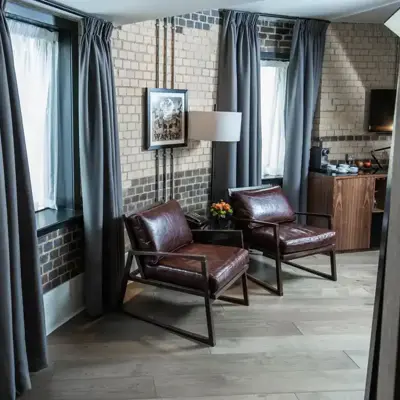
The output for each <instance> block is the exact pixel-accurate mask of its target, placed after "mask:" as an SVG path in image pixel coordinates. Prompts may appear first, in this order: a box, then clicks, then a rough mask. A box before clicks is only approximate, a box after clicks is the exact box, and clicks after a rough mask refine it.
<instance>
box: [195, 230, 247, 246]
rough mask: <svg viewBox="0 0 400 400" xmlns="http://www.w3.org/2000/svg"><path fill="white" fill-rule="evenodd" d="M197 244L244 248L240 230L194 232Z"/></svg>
mask: <svg viewBox="0 0 400 400" xmlns="http://www.w3.org/2000/svg"><path fill="white" fill-rule="evenodd" d="M192 234H193V240H194V242H195V243H203V244H215V245H219V246H230V247H240V248H244V243H243V233H242V231H239V230H200V229H194V230H192Z"/></svg>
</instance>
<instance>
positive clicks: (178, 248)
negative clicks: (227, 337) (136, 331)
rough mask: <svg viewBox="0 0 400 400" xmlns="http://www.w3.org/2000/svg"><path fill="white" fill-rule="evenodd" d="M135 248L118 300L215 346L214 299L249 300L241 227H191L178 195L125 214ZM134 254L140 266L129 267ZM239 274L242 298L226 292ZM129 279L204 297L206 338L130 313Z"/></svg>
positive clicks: (131, 252)
mask: <svg viewBox="0 0 400 400" xmlns="http://www.w3.org/2000/svg"><path fill="white" fill-rule="evenodd" d="M124 220H125V226H126V229H127V232H128V235H129V239H130V243H131V250H130V251H129V254H128V259H127V262H126V265H125V271H124V278H123V283H122V291H121V299H120V304H121V308H122V310H123V311H124V312H125V313H127V314H129V315H130V316H132V317H134V318H138V319H141V320H143V321H146V322H150V323H152V324H154V325H157V326H160V327H163V328H165V329H167V330H169V331H172V332H174V333H177V334H180V335H182V336H185V337H188V338H191V339H194V340H196V341H199V342H201V343H205V344H208V345H210V346H215V334H214V324H213V315H212V309H211V308H212V302H213V301H214V300H216V299H220V300H224V301H228V302H231V303H236V304H242V305H246V306H248V305H249V300H248V293H247V278H246V271H247V269H248V264H249V255H248V251H247V250H245V249H244V246H243V236H242V232H241V231H203V230H198V231H196V230H193V231H191V230H190V228H189V225H188V223H187V221H186V219H185V215H184V213H183V211H182V209H181V207H180V205H179V203H178V202H177V201H175V200H171V201H169V202H167V203H162V204H156V205H154V206H153V207H151V208H150V209H147V210H145V211H142V212H138V213H134V214H132V215H129V216H124ZM133 257H135V258H136V263H137V266H138V268H137V269H136V270H134V271H131V267H132V262H133ZM239 279H241V282H242V289H243V300H242V299H237V298H233V297H228V296H223V295H222V294H223V293H224V292H225V291H226V289H228V288H229V287H230V286H231V285H232V284H233V283H235V282H236V281H238V280H239ZM129 281H135V282H140V283H143V284H148V285H152V286H157V287H161V288H166V289H170V290H174V291H177V292H184V293H189V294H193V295H195V296H201V297H203V298H204V303H205V310H206V317H207V328H208V337H205V336H201V335H198V334H196V333H191V332H188V331H185V330H183V329H180V328H177V327H173V326H171V325H168V324H165V323H162V322H159V321H156V320H155V319H153V318H149V317H147V316H141V315H136V314H132V313H130V312H128V311H126V310H125V309H124V304H123V303H124V297H125V293H126V287H127V284H128V282H129Z"/></svg>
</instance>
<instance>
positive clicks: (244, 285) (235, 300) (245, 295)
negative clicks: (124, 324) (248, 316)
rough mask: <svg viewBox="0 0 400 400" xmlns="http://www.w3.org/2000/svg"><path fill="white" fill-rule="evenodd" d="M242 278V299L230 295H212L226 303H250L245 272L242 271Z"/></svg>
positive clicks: (243, 304)
mask: <svg viewBox="0 0 400 400" xmlns="http://www.w3.org/2000/svg"><path fill="white" fill-rule="evenodd" d="M241 280H242V292H243V299H238V298H236V297H231V296H218V297H213V299H215V300H217V299H218V300H222V301H226V302H228V303H233V304H239V305H241V306H248V305H249V304H250V302H249V291H248V289H247V274H246V273H244V274H243V275H242V277H241Z"/></svg>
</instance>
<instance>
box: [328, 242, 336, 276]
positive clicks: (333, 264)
mask: <svg viewBox="0 0 400 400" xmlns="http://www.w3.org/2000/svg"><path fill="white" fill-rule="evenodd" d="M329 257H330V259H331V274H332V280H333V281H335V282H336V281H337V269H336V251H335V250H332V251H330V252H329Z"/></svg>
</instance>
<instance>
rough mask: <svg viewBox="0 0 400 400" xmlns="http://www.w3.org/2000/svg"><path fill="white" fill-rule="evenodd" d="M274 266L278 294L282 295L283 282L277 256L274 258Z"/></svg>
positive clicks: (280, 264) (279, 260) (279, 261)
mask: <svg viewBox="0 0 400 400" xmlns="http://www.w3.org/2000/svg"><path fill="white" fill-rule="evenodd" d="M275 267H276V285H277V287H278V296H283V282H282V263H281V259H280V258H279V257H277V258H276V260H275Z"/></svg>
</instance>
